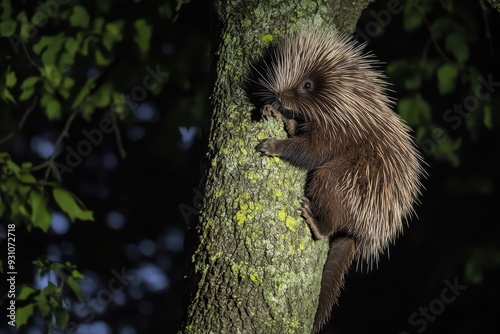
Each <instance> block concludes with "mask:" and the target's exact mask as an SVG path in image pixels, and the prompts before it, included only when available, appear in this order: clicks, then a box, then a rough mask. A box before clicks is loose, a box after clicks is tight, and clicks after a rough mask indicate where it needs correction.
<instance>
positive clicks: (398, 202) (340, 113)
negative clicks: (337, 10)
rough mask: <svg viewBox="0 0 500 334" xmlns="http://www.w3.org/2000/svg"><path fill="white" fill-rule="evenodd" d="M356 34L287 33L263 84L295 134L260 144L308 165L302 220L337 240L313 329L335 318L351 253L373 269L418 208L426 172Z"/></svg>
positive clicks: (271, 110)
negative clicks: (308, 173) (332, 311)
mask: <svg viewBox="0 0 500 334" xmlns="http://www.w3.org/2000/svg"><path fill="white" fill-rule="evenodd" d="M361 48H362V47H361V46H358V45H356V44H355V42H353V41H352V40H351V39H350V38H348V37H346V36H343V35H339V34H338V33H336V32H333V31H325V30H320V29H315V28H309V29H306V30H304V31H301V32H299V33H295V34H292V35H291V36H290V37H288V38H285V39H284V40H283V41H282V42H281V43H280V44H278V45H277V46H276V49H275V51H274V53H273V54H272V57H271V62H270V63H268V64H267V65H266V66H265V67H264V69H263V72H262V73H259V74H260V79H259V81H258V83H259V85H260V89H259V91H258V92H257V93H256V94H257V95H258V96H260V97H261V99H262V100H263V101H264V102H265V103H267V105H266V106H264V107H263V109H262V110H261V113H262V115H263V117H264V118H268V117H275V118H277V119H279V120H281V121H283V122H284V124H285V128H286V130H287V132H288V134H289V138H287V139H285V140H277V139H274V138H269V139H267V140H265V141H264V142H262V143H261V144H259V145H258V146H257V150H258V151H260V152H262V153H263V154H264V155H267V156H279V157H282V158H284V159H285V160H287V161H289V162H290V163H292V164H294V165H296V166H300V167H303V168H306V169H308V170H309V171H310V176H309V180H308V185H307V187H306V192H305V193H306V197H304V198H303V207H302V211H303V216H304V218H305V219H306V221H307V223H308V224H309V226H310V227H311V230H312V232H313V234H314V235H315V237H316V238H317V239H322V238H324V237H330V238H331V241H330V242H331V248H330V252H329V255H328V259H327V262H326V263H325V267H324V269H323V277H322V283H321V292H320V297H319V306H318V310H317V313H316V317H315V321H314V325H313V330H312V333H317V332H318V331H319V330H320V329H321V328H322V326H323V325H324V324H325V323H326V322H327V321H328V319H329V317H330V312H331V309H332V307H333V304H334V303H336V302H337V300H338V297H339V295H340V290H341V288H342V285H343V282H344V276H345V274H346V273H347V271H348V269H349V267H350V265H351V262H352V260H353V259H354V257H356V258H357V259H358V263H361V265H362V263H363V261H364V262H366V264H367V266H368V268H369V269H370V268H371V267H372V265H373V264H376V263H377V261H378V259H379V256H380V254H382V253H383V252H384V250H385V249H386V248H387V247H388V244H389V243H390V242H392V241H393V240H394V239H395V238H396V237H397V236H398V235H399V234H400V233H401V231H402V229H403V220H405V219H407V218H408V217H409V216H410V215H411V214H412V213H413V204H414V202H415V201H416V199H417V197H418V195H419V194H420V188H421V184H420V181H419V179H420V177H421V176H422V174H423V170H422V167H421V157H420V155H419V154H418V152H417V150H416V148H415V146H414V144H413V139H412V137H411V136H410V129H409V127H408V126H406V125H405V124H404V122H403V121H402V120H401V118H400V117H399V116H398V115H397V114H395V113H394V112H393V111H392V110H391V104H392V102H391V100H390V99H389V98H388V97H387V95H386V85H387V84H386V82H385V78H384V77H383V75H382V74H381V73H380V72H378V71H377V70H376V69H375V65H376V62H375V61H374V60H373V59H372V57H371V56H370V55H367V54H363V53H362V50H361Z"/></svg>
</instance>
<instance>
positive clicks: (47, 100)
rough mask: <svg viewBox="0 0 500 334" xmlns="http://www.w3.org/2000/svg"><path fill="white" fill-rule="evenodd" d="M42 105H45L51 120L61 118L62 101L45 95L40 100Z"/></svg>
mask: <svg viewBox="0 0 500 334" xmlns="http://www.w3.org/2000/svg"><path fill="white" fill-rule="evenodd" d="M40 102H41V104H42V106H44V107H45V114H46V115H47V118H48V119H49V120H51V121H52V120H59V119H61V116H62V114H61V103H60V102H59V101H58V100H57V99H56V98H54V97H53V96H50V95H44V96H43V97H42V100H41V101H40Z"/></svg>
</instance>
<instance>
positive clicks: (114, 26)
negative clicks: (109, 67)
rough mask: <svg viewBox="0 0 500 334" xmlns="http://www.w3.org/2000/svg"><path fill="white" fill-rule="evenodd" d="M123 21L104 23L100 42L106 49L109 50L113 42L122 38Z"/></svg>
mask: <svg viewBox="0 0 500 334" xmlns="http://www.w3.org/2000/svg"><path fill="white" fill-rule="evenodd" d="M123 24H124V22H123V21H121V20H120V21H115V22H110V23H108V24H106V26H105V30H104V33H103V36H102V44H103V45H104V47H105V48H106V50H108V51H111V49H112V48H113V44H114V43H115V42H117V41H121V40H122V39H123V34H122V31H123Z"/></svg>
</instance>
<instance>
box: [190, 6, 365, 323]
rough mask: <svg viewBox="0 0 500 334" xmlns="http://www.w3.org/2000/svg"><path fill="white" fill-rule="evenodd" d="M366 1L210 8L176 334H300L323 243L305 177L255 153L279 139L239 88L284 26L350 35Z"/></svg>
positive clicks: (313, 295) (276, 127) (313, 302)
mask: <svg viewBox="0 0 500 334" xmlns="http://www.w3.org/2000/svg"><path fill="white" fill-rule="evenodd" d="M368 2H369V1H368V0H366V1H360V2H354V4H353V2H352V1H339V0H337V1H310V2H305V1H302V0H295V1H262V0H261V1H258V0H252V1H215V4H214V8H215V12H216V24H215V25H214V28H215V29H214V36H213V37H214V41H216V43H215V46H214V50H213V52H214V62H213V66H214V68H213V74H214V77H213V78H212V79H213V80H214V81H213V83H214V86H213V93H212V96H211V114H210V116H211V124H210V135H209V138H208V152H207V160H208V164H207V166H208V167H207V174H206V182H205V187H204V190H203V193H204V203H203V206H202V209H201V211H200V216H199V222H197V225H196V226H192V227H191V230H192V231H191V232H192V233H191V234H192V235H193V236H194V237H195V241H194V244H193V246H192V251H190V252H188V254H186V255H187V257H188V261H189V267H190V268H191V269H192V270H191V271H189V272H188V273H187V278H186V279H187V285H188V286H189V288H188V292H187V306H186V311H185V314H184V317H185V320H184V323H183V325H182V329H181V333H307V332H310V330H311V328H312V323H313V319H314V314H315V312H316V307H317V302H318V294H319V289H320V280H321V273H322V268H323V265H324V262H325V260H326V256H327V253H328V247H329V246H328V241H327V240H322V241H319V242H315V241H314V240H313V238H312V234H311V231H310V230H309V228H308V226H307V224H306V223H305V221H304V220H303V219H302V218H301V216H300V210H299V208H300V202H299V198H300V196H302V195H303V192H304V185H305V180H306V172H305V171H304V170H299V169H297V168H295V167H293V166H291V165H289V164H288V163H286V162H285V161H283V160H280V159H279V158H269V157H263V156H261V155H260V154H258V153H257V152H256V151H255V146H256V145H257V144H258V143H259V142H260V141H262V140H264V139H266V138H268V137H270V136H272V137H275V138H285V137H286V133H285V131H284V129H283V125H282V123H279V122H277V121H275V120H269V121H259V120H258V117H253V116H255V115H258V114H259V112H258V110H256V106H254V105H252V104H251V103H250V97H249V95H250V94H249V93H248V92H246V91H245V84H244V82H245V79H246V78H247V77H248V76H249V73H250V71H251V68H250V66H249V64H251V62H253V61H255V60H257V59H258V58H259V57H261V56H262V54H263V52H264V51H265V49H266V47H267V46H268V45H269V43H270V42H272V41H275V40H277V39H278V38H280V37H281V36H283V35H284V34H286V32H287V31H288V30H289V29H290V27H291V26H294V25H297V26H298V27H300V26H306V25H310V24H315V25H322V26H329V27H331V28H332V29H334V27H337V29H339V30H341V31H353V30H354V27H355V24H356V21H357V19H358V17H359V15H360V13H361V10H362V9H363V8H364V7H365V6H366V5H367V3H368ZM312 22H314V23H312ZM188 241H189V240H188Z"/></svg>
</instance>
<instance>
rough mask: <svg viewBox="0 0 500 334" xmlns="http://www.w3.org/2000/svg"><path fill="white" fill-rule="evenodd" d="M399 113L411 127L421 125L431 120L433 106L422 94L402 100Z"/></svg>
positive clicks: (399, 104)
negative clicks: (424, 121)
mask: <svg viewBox="0 0 500 334" xmlns="http://www.w3.org/2000/svg"><path fill="white" fill-rule="evenodd" d="M398 112H399V114H400V115H401V117H402V118H403V119H404V120H405V121H406V122H407V123H408V124H409V125H410V126H417V125H420V124H421V123H422V121H423V120H430V118H431V106H430V104H429V103H428V102H427V101H426V100H425V99H424V98H423V97H422V95H420V94H415V95H413V96H409V97H404V98H402V99H401V100H400V101H399V103H398Z"/></svg>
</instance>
